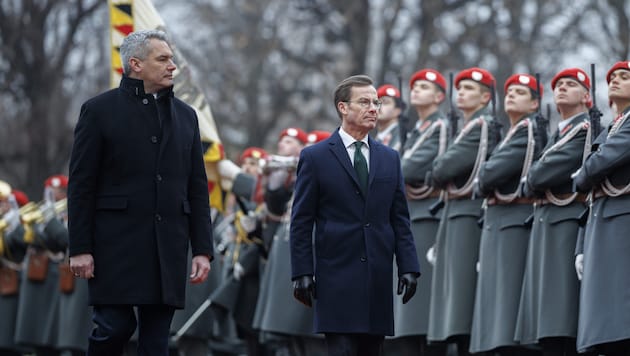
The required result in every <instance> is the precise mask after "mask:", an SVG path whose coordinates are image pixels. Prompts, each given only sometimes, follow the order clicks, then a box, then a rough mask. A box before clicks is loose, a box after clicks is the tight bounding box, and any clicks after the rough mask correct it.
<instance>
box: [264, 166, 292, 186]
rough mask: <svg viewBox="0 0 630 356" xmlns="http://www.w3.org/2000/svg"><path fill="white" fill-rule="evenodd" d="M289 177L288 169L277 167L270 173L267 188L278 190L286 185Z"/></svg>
mask: <svg viewBox="0 0 630 356" xmlns="http://www.w3.org/2000/svg"><path fill="white" fill-rule="evenodd" d="M288 177H289V171H287V170H286V169H275V170H273V171H272V172H271V173H269V178H268V179H269V180H268V183H267V188H268V189H269V190H276V189H278V188H280V187H282V186H283V185H284V183H285V182H286V181H287V178H288Z"/></svg>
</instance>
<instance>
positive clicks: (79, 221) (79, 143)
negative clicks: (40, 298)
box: [68, 102, 103, 256]
mask: <svg viewBox="0 0 630 356" xmlns="http://www.w3.org/2000/svg"><path fill="white" fill-rule="evenodd" d="M97 111H98V110H95V109H94V108H92V107H91V105H90V103H89V102H86V103H85V104H83V106H82V107H81V113H80V115H79V121H78V122H77V125H76V127H75V129H74V143H73V145H72V153H71V156H70V167H69V180H68V233H69V245H70V256H75V255H80V254H84V253H92V248H93V235H94V234H93V232H94V211H95V205H96V182H97V181H98V179H99V177H100V175H101V172H100V162H101V151H102V149H103V138H102V134H101V132H100V127H99V124H100V122H99V120H98V113H97Z"/></svg>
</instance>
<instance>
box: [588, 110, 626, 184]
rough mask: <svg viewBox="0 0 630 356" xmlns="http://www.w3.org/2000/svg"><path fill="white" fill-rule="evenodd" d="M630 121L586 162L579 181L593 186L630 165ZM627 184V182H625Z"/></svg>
mask: <svg viewBox="0 0 630 356" xmlns="http://www.w3.org/2000/svg"><path fill="white" fill-rule="evenodd" d="M628 142H630V120H626V122H625V123H624V124H623V125H622V126H621V128H620V129H619V131H617V133H615V134H614V135H611V136H610V137H608V138H607V139H606V142H605V143H603V144H601V145H599V146H598V148H597V151H595V152H593V153H592V154H591V155H590V156H589V157H588V159H587V160H586V161H585V162H584V165H583V166H582V169H581V170H580V174H579V175H578V179H583V180H585V181H587V182H588V183H590V185H591V186H593V185H596V184H599V183H601V182H602V181H603V180H604V178H606V177H609V176H611V175H612V174H613V173H615V172H616V171H617V170H619V168H621V167H627V166H628V164H629V163H630V150H629V149H628ZM578 179H576V180H578ZM624 183H626V182H624Z"/></svg>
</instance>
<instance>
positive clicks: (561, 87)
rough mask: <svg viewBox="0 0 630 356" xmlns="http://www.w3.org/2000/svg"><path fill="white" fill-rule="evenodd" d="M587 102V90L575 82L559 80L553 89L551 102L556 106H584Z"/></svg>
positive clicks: (569, 79)
mask: <svg viewBox="0 0 630 356" xmlns="http://www.w3.org/2000/svg"><path fill="white" fill-rule="evenodd" d="M588 100H589V94H588V90H586V88H585V87H584V86H582V84H580V83H579V82H578V81H577V80H575V79H572V78H568V77H567V78H560V79H558V81H557V82H556V87H555V88H554V89H553V101H554V102H555V103H556V105H569V106H572V105H586V103H587V102H588Z"/></svg>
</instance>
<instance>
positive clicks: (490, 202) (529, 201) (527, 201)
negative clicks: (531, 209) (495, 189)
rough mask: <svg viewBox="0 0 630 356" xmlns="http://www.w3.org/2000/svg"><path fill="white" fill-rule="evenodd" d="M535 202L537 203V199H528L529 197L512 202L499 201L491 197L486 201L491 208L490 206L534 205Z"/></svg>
mask: <svg viewBox="0 0 630 356" xmlns="http://www.w3.org/2000/svg"><path fill="white" fill-rule="evenodd" d="M535 202H536V199H534V198H527V197H518V198H515V199H514V200H512V201H507V200H501V199H498V198H497V197H490V198H488V200H487V201H486V204H488V205H489V206H490V205H516V204H522V205H532V204H534V203H535Z"/></svg>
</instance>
